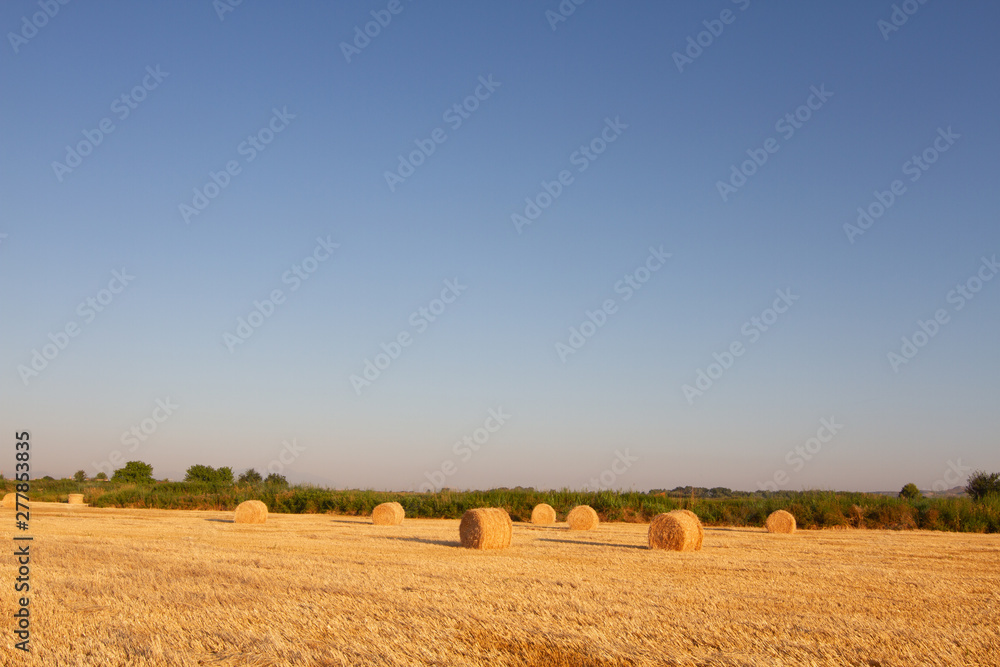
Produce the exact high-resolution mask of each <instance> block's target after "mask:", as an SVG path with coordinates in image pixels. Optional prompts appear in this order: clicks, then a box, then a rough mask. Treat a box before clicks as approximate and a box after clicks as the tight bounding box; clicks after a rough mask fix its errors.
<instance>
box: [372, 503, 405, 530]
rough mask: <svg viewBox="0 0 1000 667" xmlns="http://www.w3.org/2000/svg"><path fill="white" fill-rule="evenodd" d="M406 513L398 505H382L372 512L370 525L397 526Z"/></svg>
mask: <svg viewBox="0 0 1000 667" xmlns="http://www.w3.org/2000/svg"><path fill="white" fill-rule="evenodd" d="M405 515H406V512H405V511H404V510H403V506H402V505H400V504H399V503H382V504H381V505H376V506H375V509H373V510H372V523H373V524H375V525H376V526H398V525H399V524H401V523H403V517H404V516H405Z"/></svg>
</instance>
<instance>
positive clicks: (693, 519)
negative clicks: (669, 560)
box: [649, 510, 705, 551]
mask: <svg viewBox="0 0 1000 667" xmlns="http://www.w3.org/2000/svg"><path fill="white" fill-rule="evenodd" d="M704 535H705V533H704V529H703V528H702V527H701V521H700V520H699V519H698V517H697V516H696V515H695V513H694V512H691V511H688V510H674V511H673V512H664V513H663V514H657V515H656V516H654V517H653V520H652V521H651V522H650V524H649V548H650V549H670V550H671V551H700V550H701V543H702V540H703V539H704Z"/></svg>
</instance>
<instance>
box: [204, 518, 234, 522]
mask: <svg viewBox="0 0 1000 667" xmlns="http://www.w3.org/2000/svg"><path fill="white" fill-rule="evenodd" d="M205 521H214V522H215V523H236V521H235V520H234V519H205Z"/></svg>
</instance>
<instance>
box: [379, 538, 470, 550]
mask: <svg viewBox="0 0 1000 667" xmlns="http://www.w3.org/2000/svg"><path fill="white" fill-rule="evenodd" d="M379 537H381V538H382V539H383V540H399V541H401V542H422V543H423V544H435V545H437V546H439V547H459V548H461V547H462V543H461V542H459V541H457V540H431V539H428V538H426V537H395V536H393V535H380V536H379Z"/></svg>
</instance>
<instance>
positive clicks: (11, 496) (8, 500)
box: [0, 493, 17, 507]
mask: <svg viewBox="0 0 1000 667" xmlns="http://www.w3.org/2000/svg"><path fill="white" fill-rule="evenodd" d="M0 505H2V506H3V507H17V494H15V493H8V494H7V495H5V496H4V497H3V501H2V502H0Z"/></svg>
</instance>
